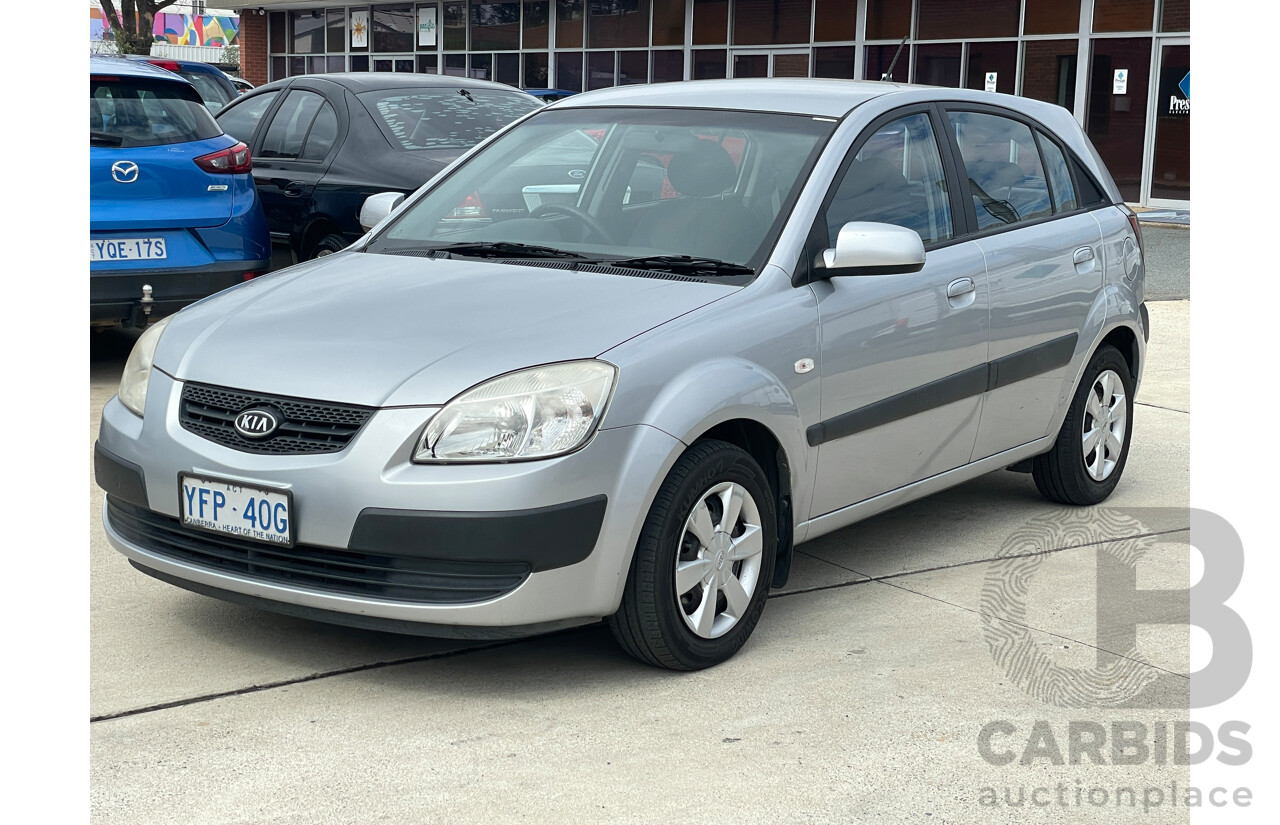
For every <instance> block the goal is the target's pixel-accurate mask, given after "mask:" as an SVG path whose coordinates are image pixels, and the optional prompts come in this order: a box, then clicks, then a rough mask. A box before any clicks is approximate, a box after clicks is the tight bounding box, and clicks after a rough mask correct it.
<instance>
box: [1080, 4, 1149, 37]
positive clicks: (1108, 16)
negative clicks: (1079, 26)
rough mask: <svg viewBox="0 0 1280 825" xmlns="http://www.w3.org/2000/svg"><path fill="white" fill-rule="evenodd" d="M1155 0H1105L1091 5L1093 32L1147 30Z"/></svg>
mask: <svg viewBox="0 0 1280 825" xmlns="http://www.w3.org/2000/svg"><path fill="white" fill-rule="evenodd" d="M1155 11H1156V0H1106V2H1105V3H1095V4H1094V6H1093V30H1094V31H1095V32H1149V31H1151V27H1152V25H1153V24H1154V23H1155Z"/></svg>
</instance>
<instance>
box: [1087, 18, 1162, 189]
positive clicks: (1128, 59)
mask: <svg viewBox="0 0 1280 825" xmlns="http://www.w3.org/2000/svg"><path fill="white" fill-rule="evenodd" d="M1090 65H1091V74H1090V76H1089V106H1088V110H1087V112H1086V114H1085V131H1086V132H1087V133H1088V134H1089V139H1090V140H1092V141H1093V145H1094V147H1095V148H1097V150H1098V154H1100V155H1101V156H1102V160H1103V161H1104V162H1105V163H1106V164H1107V169H1108V170H1110V172H1111V176H1112V177H1113V178H1115V181H1116V186H1118V187H1120V194H1121V195H1123V196H1124V199H1125V200H1126V201H1132V202H1135V203H1136V202H1137V201H1138V200H1139V199H1140V197H1141V193H1140V191H1139V190H1140V188H1141V182H1142V153H1143V150H1144V148H1145V142H1144V139H1145V137H1146V126H1147V94H1146V91H1147V83H1148V82H1150V80H1151V70H1150V67H1151V38H1150V37H1126V38H1118V39H1105V38H1098V39H1095V40H1094V41H1093V58H1092V60H1091V61H1090ZM1116 69H1125V70H1127V71H1128V73H1129V81H1128V89H1127V94H1122V95H1117V94H1113V93H1112V92H1113V85H1112V78H1113V77H1114V73H1115V70H1116Z"/></svg>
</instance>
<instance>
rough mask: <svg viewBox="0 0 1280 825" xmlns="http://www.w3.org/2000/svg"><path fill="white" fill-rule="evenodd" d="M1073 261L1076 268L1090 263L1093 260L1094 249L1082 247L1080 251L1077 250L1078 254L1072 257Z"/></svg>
mask: <svg viewBox="0 0 1280 825" xmlns="http://www.w3.org/2000/svg"><path fill="white" fill-rule="evenodd" d="M1071 260H1073V261H1074V262H1075V264H1076V266H1079V265H1080V264H1087V263H1089V261H1092V260H1093V247H1091V246H1082V247H1080V248H1079V249H1077V250H1076V254H1075V255H1073V256H1072V258H1071Z"/></svg>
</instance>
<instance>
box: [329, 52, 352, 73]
mask: <svg viewBox="0 0 1280 825" xmlns="http://www.w3.org/2000/svg"><path fill="white" fill-rule="evenodd" d="M324 64H325V68H326V69H328V70H329V71H331V72H345V71H346V70H347V58H345V57H343V56H342V55H340V54H339V55H330V56H329V57H326V58H325V59H324Z"/></svg>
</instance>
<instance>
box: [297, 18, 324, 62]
mask: <svg viewBox="0 0 1280 825" xmlns="http://www.w3.org/2000/svg"><path fill="white" fill-rule="evenodd" d="M289 17H290V18H291V19H290V21H289V22H290V23H291V24H292V25H293V48H292V49H290V51H291V52H293V53H294V54H324V31H325V29H324V26H325V16H324V12H322V11H291V12H289Z"/></svg>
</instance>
